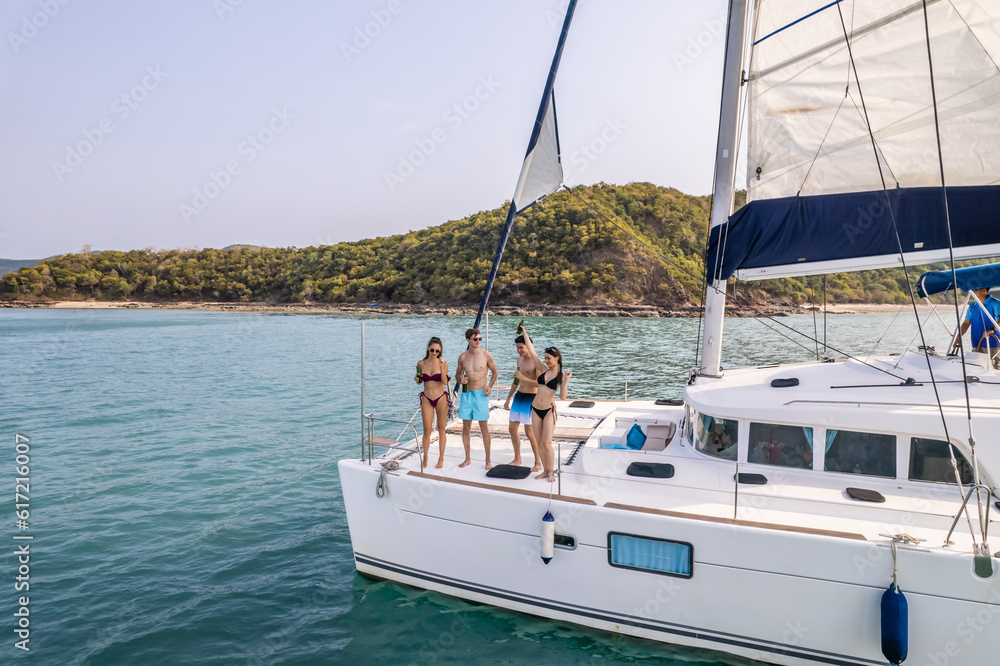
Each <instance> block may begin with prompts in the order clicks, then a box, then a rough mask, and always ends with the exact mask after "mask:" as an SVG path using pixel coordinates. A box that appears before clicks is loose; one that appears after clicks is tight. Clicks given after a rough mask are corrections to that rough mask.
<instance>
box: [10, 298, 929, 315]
mask: <svg viewBox="0 0 1000 666" xmlns="http://www.w3.org/2000/svg"><path fill="white" fill-rule="evenodd" d="M0 307H3V308H38V309H52V310H67V309H75V310H200V311H208V312H268V313H282V314H391V315H403V314H406V315H427V316H430V315H436V316H441V315H444V316H460V317H464V316H475V314H476V307H475V306H472V305H468V306H461V305H422V304H421V305H412V304H399V303H373V304H361V305H359V304H332V303H217V302H191V301H180V302H175V303H150V302H141V301H94V300H82V301H0ZM911 307H912V306H910V305H909V304H903V305H898V304H878V303H838V304H828V305H827V306H826V312H827V313H828V314H867V313H877V312H898V311H900V310H901V309H904V308H905V309H909V308H911ZM917 307H918V309H919V310H920V311H921V312H929V311H930V307H929V306H927V305H926V304H919V305H918V306H917ZM489 311H490V314H492V315H494V316H501V317H503V316H511V317H533V316H542V315H548V316H563V317H652V318H656V317H685V318H688V317H698V316H700V315H701V308H700V307H698V306H688V307H683V308H665V307H658V306H655V305H545V304H530V305H499V306H496V307H491V308H490V309H489ZM814 311H816V312H823V308H822V306H820V307H818V308H817V307H816V306H799V305H791V304H788V305H781V304H779V305H775V304H757V305H753V306H744V305H739V304H733V305H730V306H728V309H727V312H726V314H727V316H731V317H754V316H758V315H761V314H766V315H768V316H772V317H773V316H789V315H795V314H811V313H812V312H814Z"/></svg>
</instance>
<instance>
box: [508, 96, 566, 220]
mask: <svg viewBox="0 0 1000 666" xmlns="http://www.w3.org/2000/svg"><path fill="white" fill-rule="evenodd" d="M534 139H535V140H534V141H533V143H532V145H530V146H529V147H528V154H527V155H525V157H524V163H523V164H522V165H521V175H520V177H519V178H518V180H517V189H516V190H515V191H514V206H515V208H516V209H517V212H520V211H522V210H524V209H525V208H527V207H528V206H530V205H531V204H533V203H535V202H536V201H538V200H539V199H541V198H543V197H546V196H548V195H550V194H552V193H553V192H555V191H556V190H557V189H559V187H560V186H561V185H562V183H563V168H562V160H561V159H560V157H559V130H558V128H557V127H556V98H555V93H552V94H551V95H550V96H549V99H548V101H547V104H546V108H545V113H544V114H543V115H542V119H541V127H540V128H538V132H537V135H536V136H535V137H534Z"/></svg>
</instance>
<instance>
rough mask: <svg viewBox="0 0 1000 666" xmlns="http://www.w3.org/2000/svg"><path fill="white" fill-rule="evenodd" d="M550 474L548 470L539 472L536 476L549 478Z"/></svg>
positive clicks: (537, 477)
mask: <svg viewBox="0 0 1000 666" xmlns="http://www.w3.org/2000/svg"><path fill="white" fill-rule="evenodd" d="M549 476H550V474H549V473H548V472H542V473H541V474H539V475H538V476H536V477H535V478H536V479H545V478H548V477H549Z"/></svg>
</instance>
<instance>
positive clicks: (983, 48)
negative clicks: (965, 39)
mask: <svg viewBox="0 0 1000 666" xmlns="http://www.w3.org/2000/svg"><path fill="white" fill-rule="evenodd" d="M948 4H949V5H951V8H952V9H954V10H955V15H956V16H958V18H960V19H962V23H964V24H965V27H966V28H967V29H968V31H969V34H970V35H972V38H973V39H975V40H976V43H977V44H979V48H981V49H982V50H983V53H985V54H986V57H987V58H989V59H990V62H992V63H993V66H994V67H995V68H996V70H997V71H998V72H1000V65H997V61H996V60H994V59H993V54H991V53H990V52H989V51H987V50H986V47H985V46H983V43H982V41H980V39H979V36H978V35H977V34H976V33H975V31H974V30H973V29H972V26H970V25H969V22H968V21H966V20H965V17H964V16H962V12H960V11H958V7H956V6H955V3H954V2H952V0H948Z"/></svg>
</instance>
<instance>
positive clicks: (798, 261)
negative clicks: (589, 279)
mask: <svg viewBox="0 0 1000 666" xmlns="http://www.w3.org/2000/svg"><path fill="white" fill-rule="evenodd" d="M887 198H888V201H889V205H886V199H887ZM948 210H949V213H950V218H951V231H952V239H953V243H954V246H955V247H956V248H975V250H974V251H975V254H969V253H967V252H962V251H961V250H957V251H956V257H959V258H968V257H972V256H991V255H995V254H1000V251H998V250H1000V247H991V246H998V245H1000V186H997V185H984V186H976V187H949V188H948ZM890 213H891V215H890ZM893 217H895V220H896V227H897V228H898V229H899V235H900V238H899V242H897V240H896V235H895V233H894V231H893V224H892V220H893ZM720 238H722V239H723V243H722V248H721V251H720V249H719V239H720ZM900 245H902V249H903V252H905V253H907V255H920V256H916V257H914V261H913V263H927V262H928V261H943V260H946V259H947V251H948V231H947V225H946V224H945V218H944V206H943V204H942V191H941V188H938V187H920V188H910V189H894V190H890V191H889V192H888V197H887V196H886V193H884V192H881V191H879V192H857V193H854V192H852V193H847V194H827V195H821V196H812V197H784V198H780V199H764V200H759V201H752V202H750V203H749V204H747V205H746V206H744V207H743V208H741V209H740V210H738V211H736V213H735V214H733V215H732V216H731V217H730V218H729V221H728V222H727V223H726V224H723V225H721V226H718V227H715V228H714V229H712V235H711V238H710V240H709V247H708V252H707V256H706V259H707V266H706V268H707V270H708V275H709V276H711V277H714V278H717V279H724V280H725V279H729V278H731V277H732V276H733V275H734V274H736V272H737V271H745V270H747V269H754V268H762V269H764V268H768V267H791V268H792V270H785V271H775V272H774V273H773V274H768V273H767V271H760V272H759V274H757V275H755V276H754V277H758V278H767V277H780V276H781V275H783V274H784V275H787V274H795V273H798V274H807V273H809V272H811V271H809V270H805V267H806V266H808V265H809V264H818V263H820V262H830V261H836V260H843V259H853V258H868V260H867V261H864V262H863V263H862V265H859V268H875V267H879V266H883V267H888V266H898V265H900V263H899V250H900ZM935 250H936V251H938V252H933V251H935ZM921 257H923V258H921ZM876 258H881V259H882V260H881V261H874V259H876ZM908 259H909V256H908ZM796 265H798V266H800V267H802V269H801V270H794V267H795V266H796ZM842 270H843V269H842ZM814 272H825V271H821V270H817V271H814ZM741 277H743V276H741Z"/></svg>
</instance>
